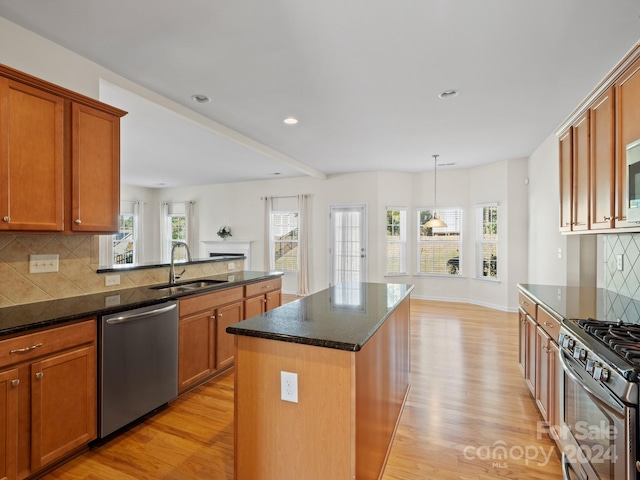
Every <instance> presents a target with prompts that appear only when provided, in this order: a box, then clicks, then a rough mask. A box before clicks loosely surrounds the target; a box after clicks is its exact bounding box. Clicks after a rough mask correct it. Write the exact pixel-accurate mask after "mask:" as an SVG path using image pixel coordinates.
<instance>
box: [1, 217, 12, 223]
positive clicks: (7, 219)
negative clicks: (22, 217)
mask: <svg viewBox="0 0 640 480" xmlns="http://www.w3.org/2000/svg"><path fill="white" fill-rule="evenodd" d="M2 220H4V221H5V222H7V223H9V222H11V217H10V216H9V215H7V216H6V217H4V218H3V219H2Z"/></svg>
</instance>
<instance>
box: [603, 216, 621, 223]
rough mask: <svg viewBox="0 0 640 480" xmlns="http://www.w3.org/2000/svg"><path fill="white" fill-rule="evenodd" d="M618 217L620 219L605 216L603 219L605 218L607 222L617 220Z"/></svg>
mask: <svg viewBox="0 0 640 480" xmlns="http://www.w3.org/2000/svg"><path fill="white" fill-rule="evenodd" d="M617 219H618V217H604V218H603V220H604V221H605V222H610V221H611V220H617Z"/></svg>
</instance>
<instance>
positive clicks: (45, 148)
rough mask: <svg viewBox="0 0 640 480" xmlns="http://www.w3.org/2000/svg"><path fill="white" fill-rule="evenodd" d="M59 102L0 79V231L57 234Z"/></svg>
mask: <svg viewBox="0 0 640 480" xmlns="http://www.w3.org/2000/svg"><path fill="white" fill-rule="evenodd" d="M63 190H64V99H63V98H62V97H60V96H57V95H53V94H51V93H47V92H45V91H42V90H39V89H37V88H33V87H31V86H28V85H24V84H22V83H19V82H16V81H13V80H10V79H7V78H2V77H0V230H9V231H13V230H17V231H20V230H22V231H62V230H63V219H64V217H63V215H64V214H63V197H64V195H63Z"/></svg>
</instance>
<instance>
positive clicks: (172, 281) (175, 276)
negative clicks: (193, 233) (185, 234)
mask: <svg viewBox="0 0 640 480" xmlns="http://www.w3.org/2000/svg"><path fill="white" fill-rule="evenodd" d="M179 246H183V247H184V248H186V249H187V260H189V261H190V262H191V261H193V259H192V258H191V252H190V251H189V245H187V244H186V243H184V242H174V243H173V246H172V247H171V266H170V267H169V284H170V285H174V284H175V283H176V280H177V279H179V278H180V277H181V276H182V274H183V273H184V272H186V269H185V270H182V272H180V273H176V267H175V265H174V260H175V258H174V257H175V255H174V252H175V250H176V247H179Z"/></svg>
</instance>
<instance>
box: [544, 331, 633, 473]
mask: <svg viewBox="0 0 640 480" xmlns="http://www.w3.org/2000/svg"><path fill="white" fill-rule="evenodd" d="M558 345H559V346H560V364H561V365H562V369H563V375H561V379H560V388H561V397H560V398H562V404H561V425H559V426H557V427H556V429H555V434H556V435H559V437H560V441H561V443H562V447H563V454H562V457H563V458H562V460H563V469H564V478H565V479H566V480H587V479H588V480H593V479H600V480H640V462H638V460H639V459H640V456H639V451H638V448H639V442H638V420H639V417H638V407H639V405H638V400H639V398H638V387H639V382H640V325H637V324H630V323H622V322H620V321H618V322H607V321H600V320H594V319H584V320H565V321H564V322H563V325H562V327H561V329H560V334H559V336H558Z"/></svg>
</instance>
